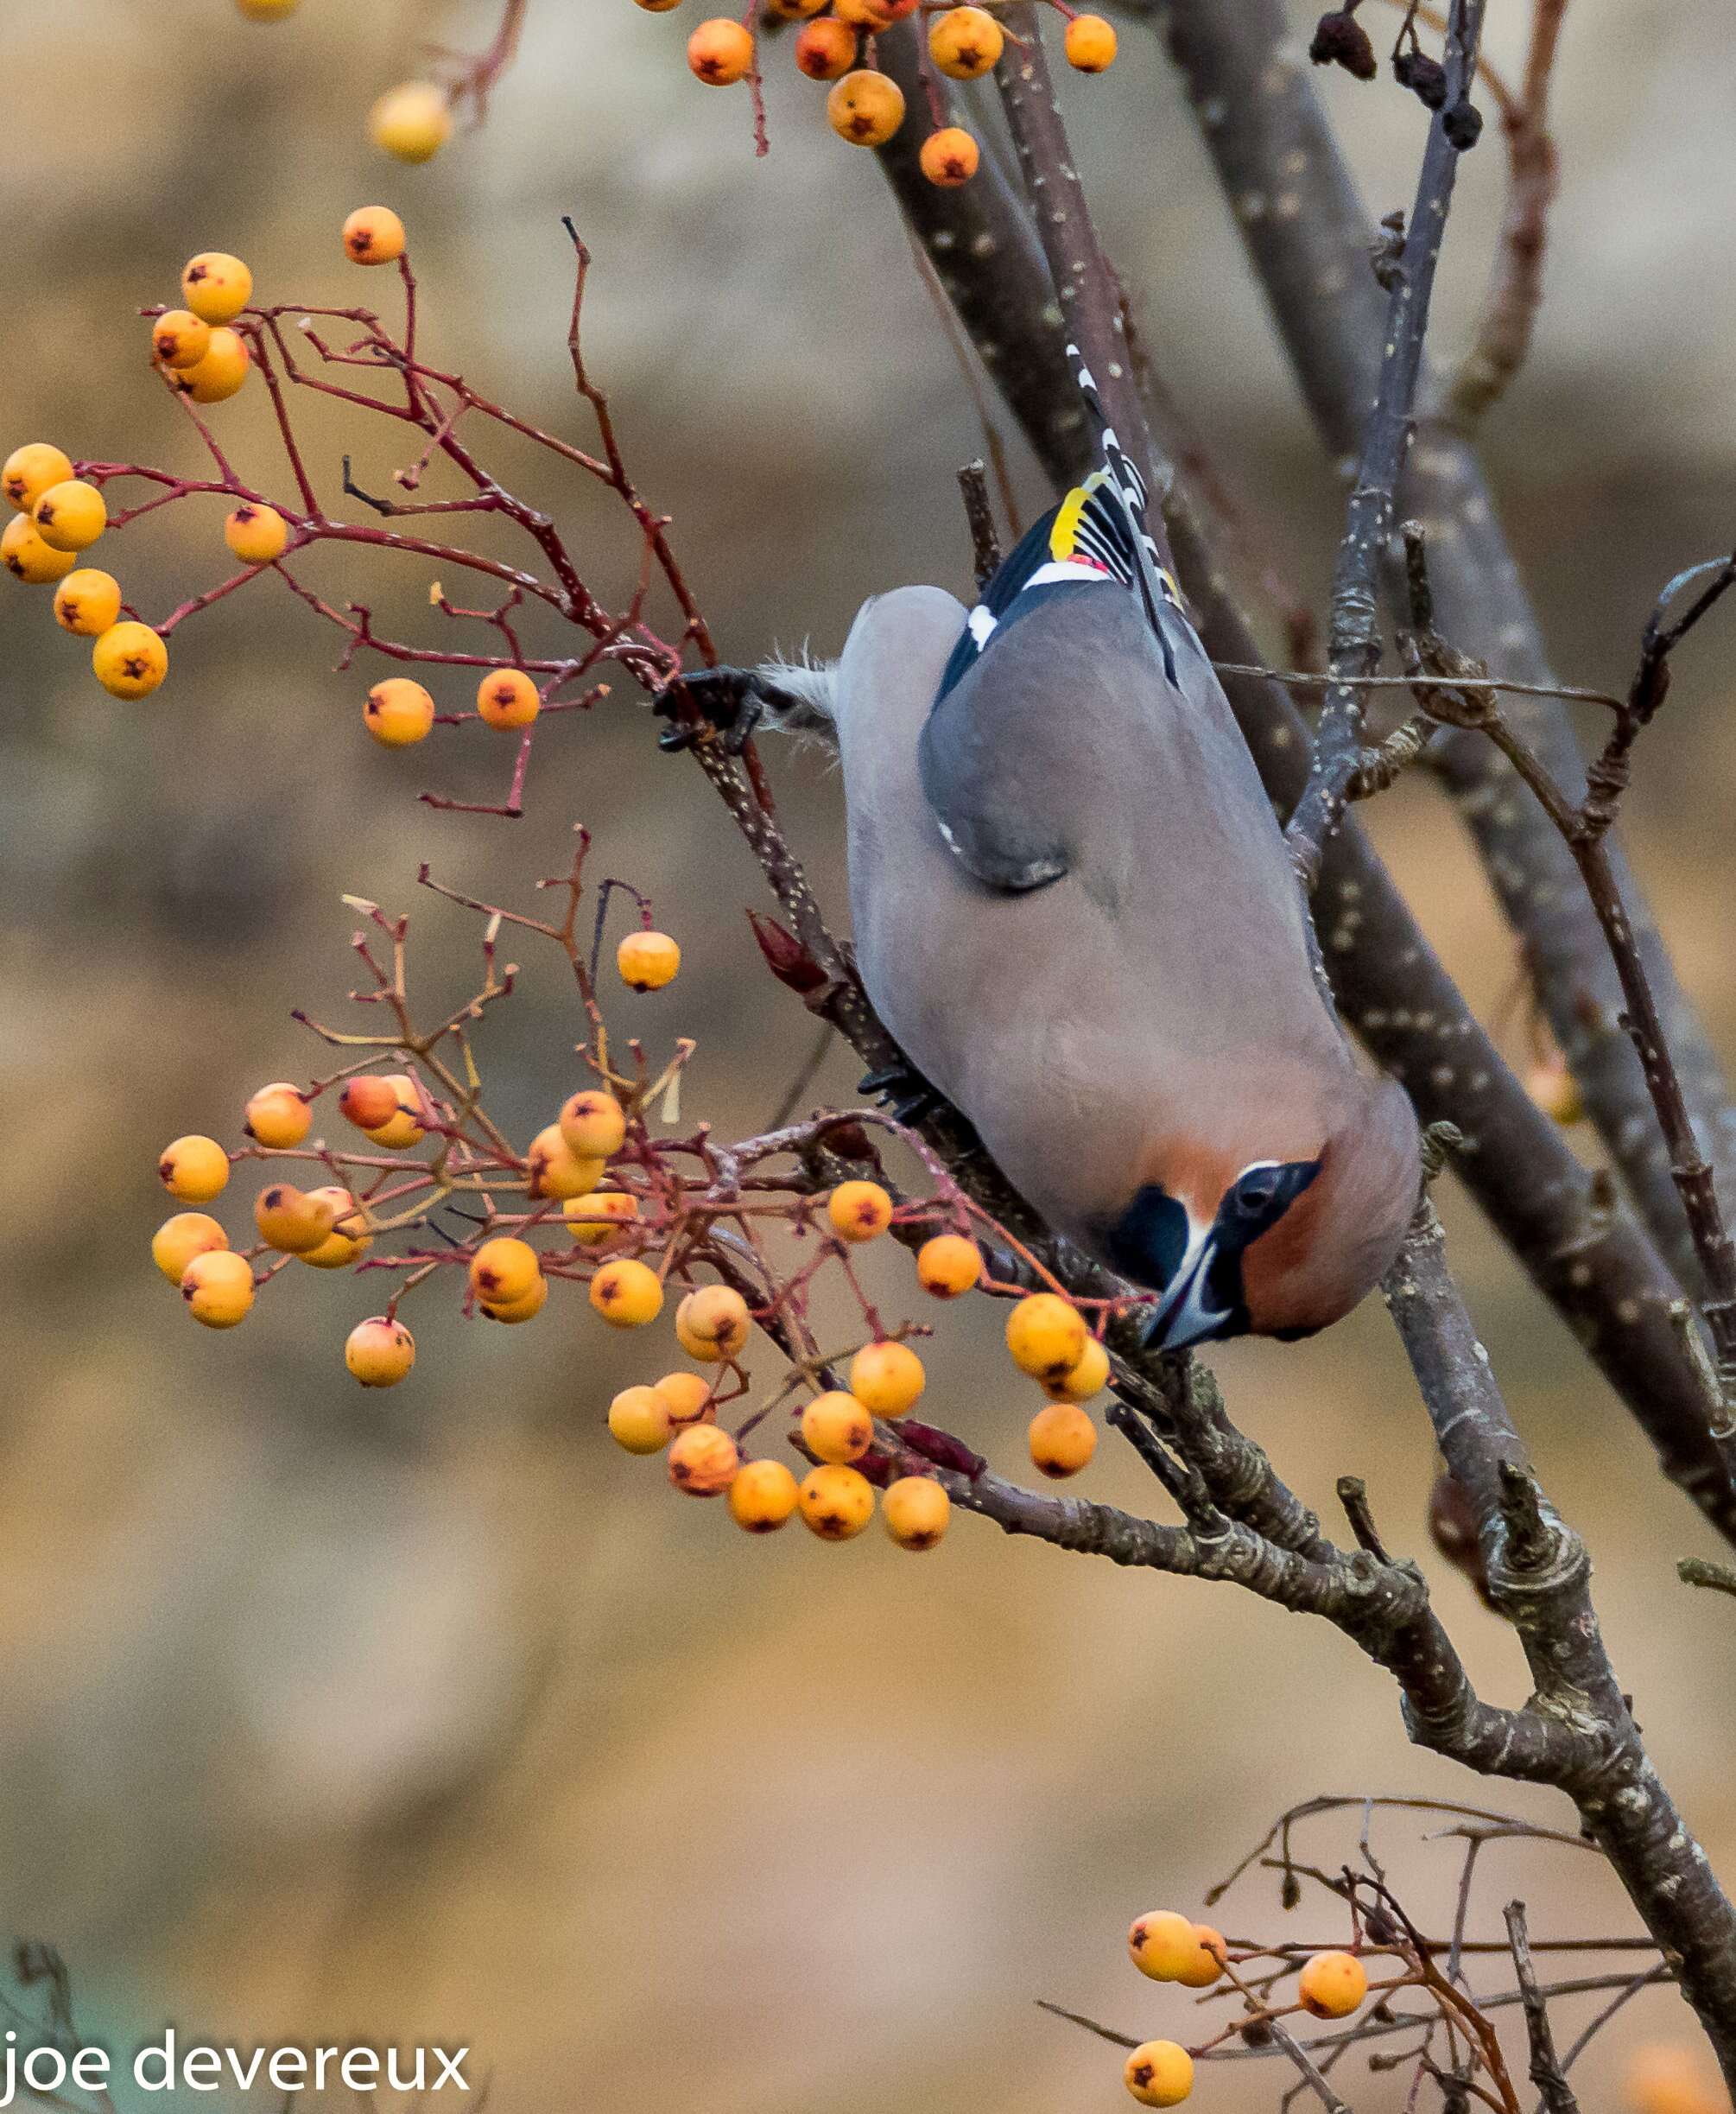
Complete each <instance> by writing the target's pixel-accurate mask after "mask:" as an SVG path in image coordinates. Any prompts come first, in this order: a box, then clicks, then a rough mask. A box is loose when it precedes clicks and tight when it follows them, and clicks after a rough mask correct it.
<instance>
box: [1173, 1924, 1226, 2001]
mask: <svg viewBox="0 0 1736 2114" xmlns="http://www.w3.org/2000/svg"><path fill="white" fill-rule="evenodd" d="M1194 1937H1195V1938H1197V1939H1199V1941H1200V1951H1199V1955H1198V1957H1197V1958H1195V1959H1194V1960H1192V1961H1190V1962H1189V1963H1188V1965H1187V1966H1186V1967H1184V1968H1183V1969H1182V1971H1181V1973H1180V1974H1179V1975H1177V1976H1176V1978H1175V1979H1176V1980H1177V1981H1178V1982H1179V1983H1180V1984H1182V1988H1183V1989H1184V1990H1208V1989H1210V1988H1211V1986H1212V1984H1213V1983H1214V1982H1215V1981H1216V1980H1217V1979H1218V1978H1219V1977H1220V1975H1221V1974H1222V1973H1223V1971H1224V1967H1225V1964H1226V1961H1227V1960H1228V1958H1229V1948H1228V1947H1227V1946H1226V1945H1225V1943H1224V1933H1222V1932H1221V1931H1217V1930H1213V1927H1212V1926H1211V1925H1210V1924H1209V1923H1196V1924H1195V1925H1194Z"/></svg>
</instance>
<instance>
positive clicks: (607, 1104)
mask: <svg viewBox="0 0 1736 2114" xmlns="http://www.w3.org/2000/svg"><path fill="white" fill-rule="evenodd" d="M626 1135H627V1119H626V1117H625V1116H624V1114H622V1111H621V1104H620V1102H619V1101H617V1100H616V1099H615V1096H614V1095H612V1094H605V1093H604V1092H602V1091H601V1090H600V1089H598V1088H595V1087H587V1088H586V1089H585V1091H584V1092H582V1093H580V1094H573V1095H569V1096H568V1098H567V1100H566V1101H564V1102H563V1103H562V1104H561V1136H562V1137H563V1138H564V1139H565V1140H567V1146H568V1147H569V1149H570V1150H571V1151H572V1152H574V1153H575V1154H576V1155H577V1156H578V1157H579V1159H608V1157H609V1155H610V1154H611V1152H619V1151H620V1149H621V1146H622V1145H623V1143H624V1140H625V1139H626Z"/></svg>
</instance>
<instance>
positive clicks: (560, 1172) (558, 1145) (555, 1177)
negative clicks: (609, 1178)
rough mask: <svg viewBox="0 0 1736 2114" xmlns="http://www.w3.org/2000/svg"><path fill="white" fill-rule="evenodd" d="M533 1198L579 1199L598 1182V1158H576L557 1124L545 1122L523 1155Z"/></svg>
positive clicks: (601, 1167)
mask: <svg viewBox="0 0 1736 2114" xmlns="http://www.w3.org/2000/svg"><path fill="white" fill-rule="evenodd" d="M524 1165H525V1167H526V1169H527V1170H528V1171H529V1180H530V1193H531V1195H532V1196H533V1197H559V1198H561V1200H562V1201H563V1202H566V1201H567V1200H570V1199H571V1198H573V1197H583V1196H585V1195H586V1194H587V1193H588V1192H589V1191H590V1190H593V1189H595V1188H596V1186H597V1184H598V1183H599V1181H600V1180H601V1179H602V1175H603V1163H602V1161H601V1160H600V1159H580V1157H579V1155H578V1154H577V1153H576V1152H574V1151H573V1148H572V1146H570V1145H568V1144H567V1140H566V1139H565V1137H564V1136H563V1135H562V1134H561V1126H560V1125H559V1124H558V1123H545V1124H544V1125H543V1127H542V1129H541V1130H540V1131H538V1132H537V1133H536V1135H535V1137H534V1138H533V1139H532V1140H530V1150H529V1152H527V1153H526V1154H525V1156H524Z"/></svg>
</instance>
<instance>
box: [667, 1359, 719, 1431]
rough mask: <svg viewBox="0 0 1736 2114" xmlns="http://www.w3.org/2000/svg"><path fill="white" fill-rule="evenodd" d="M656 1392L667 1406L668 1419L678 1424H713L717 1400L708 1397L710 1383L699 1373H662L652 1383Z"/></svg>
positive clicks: (710, 1388)
mask: <svg viewBox="0 0 1736 2114" xmlns="http://www.w3.org/2000/svg"><path fill="white" fill-rule="evenodd" d="M656 1387H657V1393H659V1394H660V1395H662V1398H663V1400H664V1401H666V1402H667V1403H668V1406H669V1418H670V1421H671V1422H672V1423H673V1424H675V1425H676V1427H677V1428H679V1427H680V1426H681V1425H684V1424H701V1423H703V1424H715V1423H716V1421H717V1404H716V1403H715V1402H714V1401H713V1400H712V1383H711V1382H710V1381H708V1380H707V1379H706V1376H705V1375H704V1374H703V1373H665V1374H664V1375H663V1377H662V1379H661V1380H660V1381H658V1382H657V1383H656Z"/></svg>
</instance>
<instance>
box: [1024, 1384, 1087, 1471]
mask: <svg viewBox="0 0 1736 2114" xmlns="http://www.w3.org/2000/svg"><path fill="white" fill-rule="evenodd" d="M1028 1437H1029V1439H1030V1457H1031V1463H1032V1465H1033V1467H1036V1468H1038V1469H1040V1470H1042V1473H1043V1474H1044V1475H1045V1476H1049V1478H1050V1479H1051V1481H1053V1482H1060V1481H1061V1478H1062V1477H1063V1476H1076V1475H1077V1474H1078V1473H1079V1471H1080V1469H1081V1468H1083V1467H1085V1465H1086V1464H1087V1462H1089V1460H1090V1459H1091V1457H1092V1455H1093V1453H1095V1452H1096V1451H1097V1426H1096V1425H1094V1424H1093V1422H1092V1421H1091V1419H1090V1418H1089V1417H1087V1415H1086V1413H1085V1412H1084V1411H1083V1410H1082V1409H1081V1408H1080V1406H1079V1405H1078V1404H1077V1403H1076V1402H1051V1403H1050V1404H1049V1407H1048V1408H1047V1409H1040V1410H1038V1412H1037V1413H1036V1416H1034V1417H1033V1418H1032V1419H1031V1420H1030V1432H1029V1434H1028Z"/></svg>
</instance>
